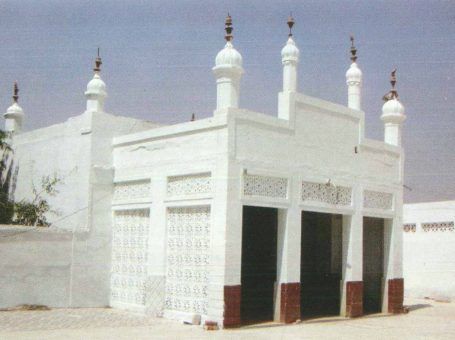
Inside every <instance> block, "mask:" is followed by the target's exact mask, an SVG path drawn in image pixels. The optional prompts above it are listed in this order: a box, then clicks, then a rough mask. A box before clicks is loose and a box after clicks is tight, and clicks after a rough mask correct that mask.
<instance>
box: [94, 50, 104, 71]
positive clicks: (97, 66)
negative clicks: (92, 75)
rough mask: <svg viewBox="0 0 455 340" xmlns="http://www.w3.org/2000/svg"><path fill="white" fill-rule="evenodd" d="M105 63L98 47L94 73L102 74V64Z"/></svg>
mask: <svg viewBox="0 0 455 340" xmlns="http://www.w3.org/2000/svg"><path fill="white" fill-rule="evenodd" d="M102 63H103V62H102V61H101V57H100V48H99V47H98V52H97V57H96V59H95V68H94V69H93V71H94V72H101V64H102Z"/></svg>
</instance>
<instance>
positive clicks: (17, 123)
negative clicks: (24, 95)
mask: <svg viewBox="0 0 455 340" xmlns="http://www.w3.org/2000/svg"><path fill="white" fill-rule="evenodd" d="M12 98H13V104H12V105H11V106H10V107H9V108H8V109H7V110H6V113H5V114H4V115H3V116H4V117H5V131H8V132H14V133H20V132H21V130H22V121H23V118H24V111H23V110H22V108H21V107H20V106H19V104H18V103H17V102H18V101H19V87H18V86H17V81H15V82H14V83H13V96H12Z"/></svg>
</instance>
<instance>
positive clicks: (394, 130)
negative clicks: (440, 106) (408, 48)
mask: <svg viewBox="0 0 455 340" xmlns="http://www.w3.org/2000/svg"><path fill="white" fill-rule="evenodd" d="M396 72H397V70H396V69H395V70H393V71H392V73H391V79H390V84H392V89H391V90H390V91H389V93H387V94H386V95H385V96H384V98H383V99H384V100H385V101H386V102H385V103H384V105H383V106H382V116H381V119H382V121H383V122H384V142H386V143H387V144H392V145H396V146H401V123H403V122H404V120H405V119H406V116H405V114H404V107H403V105H402V104H401V103H400V101H399V100H398V92H397V90H396V89H395V84H396V82H397V78H396Z"/></svg>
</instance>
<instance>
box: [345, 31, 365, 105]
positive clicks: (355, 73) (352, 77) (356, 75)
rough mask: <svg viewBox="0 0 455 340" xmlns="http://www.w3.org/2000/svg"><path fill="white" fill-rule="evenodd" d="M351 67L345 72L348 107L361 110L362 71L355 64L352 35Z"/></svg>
mask: <svg viewBox="0 0 455 340" xmlns="http://www.w3.org/2000/svg"><path fill="white" fill-rule="evenodd" d="M351 61H352V63H351V67H349V69H348V71H347V72H346V84H347V85H348V107H350V108H351V109H354V110H361V99H362V98H361V92H360V90H361V88H362V71H361V70H360V69H359V67H358V66H357V63H356V61H357V49H356V48H355V46H354V37H353V36H351Z"/></svg>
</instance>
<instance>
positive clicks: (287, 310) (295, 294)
mask: <svg viewBox="0 0 455 340" xmlns="http://www.w3.org/2000/svg"><path fill="white" fill-rule="evenodd" d="M280 298H281V299H280V322H284V323H291V322H295V321H297V320H299V319H300V282H295V283H282V284H281V295H280Z"/></svg>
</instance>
